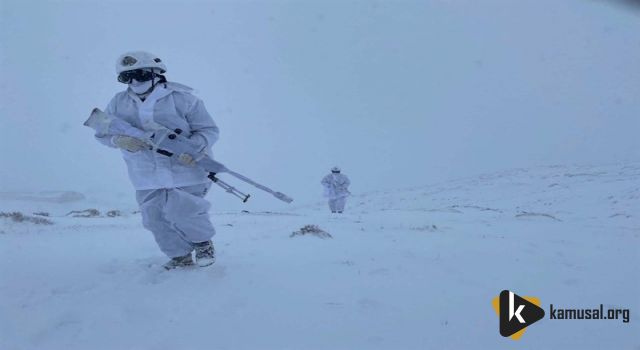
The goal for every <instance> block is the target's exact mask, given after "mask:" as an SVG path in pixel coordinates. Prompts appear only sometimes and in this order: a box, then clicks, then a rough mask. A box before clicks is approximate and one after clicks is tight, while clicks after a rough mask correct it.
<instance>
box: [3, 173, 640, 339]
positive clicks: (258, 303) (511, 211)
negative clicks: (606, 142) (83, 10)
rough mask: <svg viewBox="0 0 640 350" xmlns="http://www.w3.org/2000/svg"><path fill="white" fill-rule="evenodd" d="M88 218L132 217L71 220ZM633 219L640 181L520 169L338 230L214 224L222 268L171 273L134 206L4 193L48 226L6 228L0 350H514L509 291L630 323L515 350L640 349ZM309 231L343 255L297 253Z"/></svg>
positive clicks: (336, 222) (551, 326)
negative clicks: (503, 325)
mask: <svg viewBox="0 0 640 350" xmlns="http://www.w3.org/2000/svg"><path fill="white" fill-rule="evenodd" d="M225 195H226V194H224V193H222V192H219V191H213V194H211V195H210V196H214V197H215V196H225ZM96 198H99V200H98V199H96ZM87 208H96V209H98V210H100V211H101V212H102V213H104V212H106V211H107V210H111V209H119V210H121V211H122V212H123V213H124V216H120V217H114V218H110V217H98V218H75V217H69V216H65V214H66V213H67V212H69V211H71V210H82V209H87ZM638 208H640V163H626V164H616V165H609V166H556V167H542V168H531V169H515V170H510V171H504V172H500V173H492V174H487V175H483V176H477V177H470V178H466V179H460V180H455V181H449V182H444V183H440V184H435V185H430V186H425V187H416V188H409V189H400V190H397V191H390V192H375V193H367V194H357V195H355V196H354V197H353V198H351V200H350V202H349V203H348V213H347V214H345V215H342V216H335V215H331V214H329V213H327V209H326V206H325V204H324V203H317V204H310V205H303V206H292V207H291V209H290V210H289V211H287V212H254V213H249V212H246V213H242V212H223V211H216V212H213V213H212V215H213V219H214V220H215V224H216V229H217V236H216V237H215V244H216V248H217V251H218V262H217V263H216V264H215V265H214V266H212V267H211V268H207V269H189V270H184V271H170V272H166V271H163V270H162V269H161V268H160V267H159V265H160V264H162V263H163V262H164V257H163V256H162V254H161V253H160V252H159V250H158V249H157V247H156V246H155V243H154V242H153V239H152V237H151V234H150V233H148V232H146V231H145V230H144V229H143V228H142V226H141V223H140V218H139V214H136V213H134V212H133V211H134V210H135V206H133V205H132V202H131V199H130V198H128V197H119V196H113V197H109V196H106V195H104V194H85V195H81V194H74V193H66V192H48V193H0V211H3V212H7V211H14V210H20V211H22V212H23V213H25V214H31V213H32V212H35V211H48V212H49V213H50V215H51V216H50V219H51V220H52V221H53V222H54V224H53V225H36V224H31V223H24V222H22V223H17V222H12V221H11V220H10V219H7V218H0V295H1V297H0V311H1V312H0V349H15V350H20V349H119V350H122V349H427V348H439V349H461V348H483V349H488V348H512V347H513V346H514V344H513V341H512V340H510V339H505V338H502V337H501V336H500V335H499V334H498V318H497V316H496V315H495V313H494V311H493V310H492V308H491V299H492V298H493V297H494V296H496V295H498V293H499V292H500V291H501V290H502V289H510V290H513V291H515V292H516V293H519V294H520V295H533V296H537V297H539V298H540V299H541V301H542V304H543V307H544V306H545V305H546V306H548V304H549V303H553V304H554V305H556V306H558V307H560V306H564V307H576V308H593V307H598V306H599V304H604V305H605V308H630V309H631V321H630V322H629V323H623V322H622V321H621V320H606V321H605V320H599V321H593V320H589V321H587V320H571V321H570V320H565V321H561V320H549V319H548V318H545V319H543V320H542V321H540V322H538V323H537V324H535V325H533V326H531V327H530V328H529V329H528V330H527V332H526V334H525V335H524V337H523V338H522V339H521V340H519V343H517V344H516V346H518V347H521V348H528V349H541V348H546V349H560V348H562V349H601V348H611V349H638V347H639V346H640V326H639V324H640V323H638V321H637V313H638V312H639V311H640V285H639V282H638V276H640V274H639V273H640V271H639V266H640V264H639V263H640V248H639V243H640V216H639V215H638ZM217 209H218V210H220V209H221V208H217ZM307 224H316V225H319V226H320V227H321V228H322V229H324V230H325V231H327V232H329V233H330V234H331V235H332V236H333V238H332V239H319V238H317V237H306V236H305V237H294V238H290V237H289V236H290V234H291V233H292V232H293V231H296V230H298V229H299V228H300V227H302V226H304V225H307ZM546 311H547V312H548V310H546Z"/></svg>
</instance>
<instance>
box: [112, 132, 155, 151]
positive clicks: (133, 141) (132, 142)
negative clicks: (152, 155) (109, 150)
mask: <svg viewBox="0 0 640 350" xmlns="http://www.w3.org/2000/svg"><path fill="white" fill-rule="evenodd" d="M111 142H113V144H114V145H116V146H118V147H119V148H122V149H126V150H127V151H129V152H138V151H142V150H145V149H149V146H148V145H147V144H146V143H145V142H144V141H142V140H140V139H137V138H135V137H130V136H124V135H118V136H114V137H113V139H112V140H111Z"/></svg>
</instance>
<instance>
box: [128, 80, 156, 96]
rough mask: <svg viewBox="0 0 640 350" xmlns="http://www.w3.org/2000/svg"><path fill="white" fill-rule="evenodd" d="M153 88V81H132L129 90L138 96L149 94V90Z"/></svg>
mask: <svg viewBox="0 0 640 350" xmlns="http://www.w3.org/2000/svg"><path fill="white" fill-rule="evenodd" d="M151 86H153V82H152V81H151V80H149V81H144V82H139V81H137V80H135V79H133V80H131V83H129V88H130V89H131V90H132V91H133V92H135V93H136V94H138V95H141V94H144V93H145V92H147V90H149V89H151Z"/></svg>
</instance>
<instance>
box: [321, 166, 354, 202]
mask: <svg viewBox="0 0 640 350" xmlns="http://www.w3.org/2000/svg"><path fill="white" fill-rule="evenodd" d="M321 183H322V186H324V196H325V197H327V198H329V209H330V210H331V212H332V213H342V212H343V211H344V205H345V204H346V202H347V197H348V196H349V195H350V194H351V192H349V185H350V184H351V182H350V181H349V178H348V177H347V175H345V174H341V173H340V168H338V167H333V168H332V169H331V174H329V175H327V176H325V177H324V178H323V179H322V182H321Z"/></svg>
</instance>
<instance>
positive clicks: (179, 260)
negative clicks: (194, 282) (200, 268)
mask: <svg viewBox="0 0 640 350" xmlns="http://www.w3.org/2000/svg"><path fill="white" fill-rule="evenodd" d="M191 265H193V259H192V258H191V253H189V254H187V255H184V256H177V257H175V258H171V260H169V261H168V262H167V263H166V264H164V265H163V267H164V268H165V269H167V270H173V269H175V268H177V267H185V266H191Z"/></svg>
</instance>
